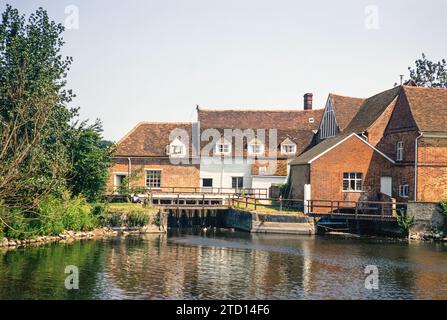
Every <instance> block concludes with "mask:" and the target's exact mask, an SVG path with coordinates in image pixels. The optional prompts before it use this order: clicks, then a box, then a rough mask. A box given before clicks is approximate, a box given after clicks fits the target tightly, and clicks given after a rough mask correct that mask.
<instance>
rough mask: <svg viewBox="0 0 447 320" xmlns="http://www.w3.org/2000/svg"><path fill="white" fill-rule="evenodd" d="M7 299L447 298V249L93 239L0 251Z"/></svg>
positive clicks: (271, 240)
mask: <svg viewBox="0 0 447 320" xmlns="http://www.w3.org/2000/svg"><path fill="white" fill-rule="evenodd" d="M67 266H76V267H77V268H78V270H79V289H78V290H67V289H66V288H65V285H64V283H65V279H66V277H67V276H69V275H68V274H66V273H65V271H66V267H67ZM367 266H375V267H377V269H375V267H368V270H367V271H369V272H372V273H365V269H366V268H367ZM371 270H372V271H371ZM376 271H377V273H376ZM376 274H377V277H375V275H376ZM368 276H369V277H368ZM375 284H377V285H378V289H374V285H375ZM371 287H373V288H371ZM0 299H447V245H443V244H430V243H417V244H414V243H411V244H408V243H405V242H399V241H393V240H385V239H371V238H368V239H365V238H361V239H360V238H344V237H339V236H337V237H336V236H324V237H323V236H315V237H311V236H294V235H252V234H248V233H241V232H234V231H218V232H217V231H207V232H203V231H197V232H193V231H189V232H188V231H184V232H181V233H180V232H178V231H176V232H170V233H169V234H168V235H145V236H135V237H126V238H118V237H117V238H111V239H103V240H85V241H80V242H74V243H72V244H53V245H49V246H46V247H37V248H27V249H17V250H13V251H7V252H0Z"/></svg>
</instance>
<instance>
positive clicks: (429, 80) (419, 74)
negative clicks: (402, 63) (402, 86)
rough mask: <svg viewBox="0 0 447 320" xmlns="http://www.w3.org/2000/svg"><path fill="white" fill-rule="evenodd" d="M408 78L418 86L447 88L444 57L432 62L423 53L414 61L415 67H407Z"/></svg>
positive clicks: (446, 63)
mask: <svg viewBox="0 0 447 320" xmlns="http://www.w3.org/2000/svg"><path fill="white" fill-rule="evenodd" d="M408 70H409V71H410V78H411V80H413V81H414V82H416V84H417V85H418V86H423V87H431V88H447V62H446V60H445V59H442V60H441V61H438V62H434V61H430V60H428V59H427V57H426V56H425V54H424V53H423V54H422V58H420V59H417V60H416V61H415V67H414V68H412V67H408Z"/></svg>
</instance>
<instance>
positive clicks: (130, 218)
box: [127, 211, 150, 227]
mask: <svg viewBox="0 0 447 320" xmlns="http://www.w3.org/2000/svg"><path fill="white" fill-rule="evenodd" d="M149 220H150V219H149V215H148V214H147V213H145V212H139V211H131V212H129V213H128V214H127V226H128V227H143V226H145V225H147V224H149Z"/></svg>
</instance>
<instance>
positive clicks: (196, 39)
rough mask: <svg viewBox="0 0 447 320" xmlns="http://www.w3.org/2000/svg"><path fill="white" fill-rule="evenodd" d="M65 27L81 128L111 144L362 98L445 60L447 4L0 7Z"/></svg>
mask: <svg viewBox="0 0 447 320" xmlns="http://www.w3.org/2000/svg"><path fill="white" fill-rule="evenodd" d="M6 3H9V4H11V5H12V6H14V7H16V8H17V9H19V10H20V11H21V12H22V13H24V14H27V15H29V14H30V13H31V12H33V11H35V10H36V9H37V8H38V7H40V6H41V7H43V8H45V9H46V10H47V11H48V13H49V15H50V17H51V19H53V20H55V21H57V22H60V23H63V24H64V25H65V26H66V27H67V30H66V31H65V33H64V39H65V41H66V44H65V46H64V50H63V53H64V54H65V55H68V56H72V57H73V59H74V63H73V65H72V68H71V70H70V74H69V79H68V87H69V88H71V89H73V90H74V92H75V93H76V95H77V97H76V99H75V100H74V101H73V103H72V106H79V107H80V108H81V118H83V119H91V120H94V119H96V118H100V119H101V120H102V121H103V125H104V137H105V138H106V139H108V140H114V141H116V140H119V139H120V138H121V137H122V136H123V135H125V134H126V132H128V131H129V130H130V129H131V128H132V127H134V126H135V125H136V124H137V123H138V122H140V121H195V120H196V110H195V108H196V105H199V106H200V107H202V108H215V109H249V108H253V109H302V108H303V95H304V94H305V93H307V92H311V93H313V94H314V108H323V107H324V105H325V102H326V99H327V96H328V94H329V93H337V94H341V95H347V96H354V97H369V96H372V95H374V94H376V93H378V92H380V91H383V90H386V89H389V88H391V87H393V85H394V84H395V83H396V82H399V83H400V79H399V76H400V75H401V74H403V75H405V77H406V78H408V70H407V69H408V66H410V65H414V61H415V60H416V59H417V58H419V57H420V56H421V53H422V52H425V53H426V54H427V56H428V58H429V59H432V60H440V59H441V58H447V41H445V39H446V36H447V19H445V13H446V12H447V1H445V0H424V1H422V0H419V1H416V0H369V1H364V0H338V1H328V0H326V1H323V0H313V1H297V0H270V1H265V0H183V1H181V0H157V1H155V0H125V1H124V0H120V1H118V0H69V1H65V0H45V1H44V0H9V1H5V0H0V4H1V7H0V8H1V11H3V10H4V8H5V5H6Z"/></svg>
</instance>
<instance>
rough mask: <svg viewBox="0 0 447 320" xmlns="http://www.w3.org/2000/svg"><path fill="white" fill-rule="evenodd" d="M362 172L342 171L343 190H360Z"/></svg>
mask: <svg viewBox="0 0 447 320" xmlns="http://www.w3.org/2000/svg"><path fill="white" fill-rule="evenodd" d="M362 188H363V187H362V174H361V173H359V172H345V173H343V191H346V192H352V191H354V192H360V191H362Z"/></svg>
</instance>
